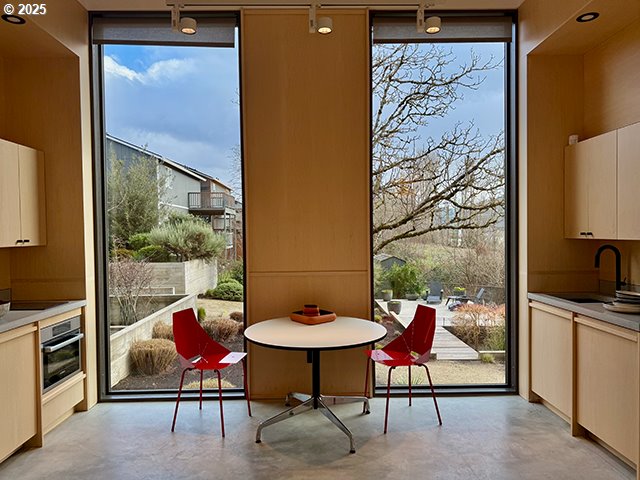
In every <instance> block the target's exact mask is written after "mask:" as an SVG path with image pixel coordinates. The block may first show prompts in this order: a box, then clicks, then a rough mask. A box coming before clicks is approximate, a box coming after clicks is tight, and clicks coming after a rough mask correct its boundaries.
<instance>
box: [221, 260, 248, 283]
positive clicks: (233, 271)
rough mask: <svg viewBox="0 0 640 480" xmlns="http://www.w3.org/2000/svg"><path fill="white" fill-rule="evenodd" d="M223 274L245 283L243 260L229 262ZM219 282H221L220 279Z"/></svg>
mask: <svg viewBox="0 0 640 480" xmlns="http://www.w3.org/2000/svg"><path fill="white" fill-rule="evenodd" d="M222 275H223V276H225V277H226V278H232V279H234V280H236V281H238V282H239V283H240V284H244V266H243V264H242V260H235V261H233V262H231V263H230V264H228V265H227V266H226V268H225V269H224V272H222ZM218 283H220V282H219V281H218Z"/></svg>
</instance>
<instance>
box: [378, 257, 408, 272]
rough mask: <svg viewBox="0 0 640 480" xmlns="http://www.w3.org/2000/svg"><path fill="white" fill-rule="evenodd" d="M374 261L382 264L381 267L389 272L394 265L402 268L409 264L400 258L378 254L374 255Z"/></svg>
mask: <svg viewBox="0 0 640 480" xmlns="http://www.w3.org/2000/svg"><path fill="white" fill-rule="evenodd" d="M373 260H374V261H376V262H380V265H382V268H384V269H385V270H389V269H390V268H391V267H393V266H394V265H399V266H402V265H404V264H405V263H407V262H406V261H405V260H403V259H401V258H399V257H396V256H394V255H388V254H386V253H378V254H377V255H374V256H373Z"/></svg>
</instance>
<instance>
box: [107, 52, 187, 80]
mask: <svg viewBox="0 0 640 480" xmlns="http://www.w3.org/2000/svg"><path fill="white" fill-rule="evenodd" d="M194 70H195V65H194V61H193V60H192V59H189V58H183V59H176V58H171V59H168V60H160V61H157V62H155V63H152V64H151V65H150V66H149V67H148V68H147V69H146V70H145V71H143V72H136V71H135V70H132V69H130V68H128V67H126V66H124V65H121V64H120V63H118V61H117V59H116V58H115V57H112V56H109V55H105V57H104V72H105V75H107V76H112V77H116V78H117V77H121V78H126V79H127V80H129V81H133V82H139V83H141V84H143V85H152V84H158V83H163V82H169V81H174V80H177V79H179V78H181V77H185V76H187V75H189V74H190V73H192V72H193V71H194Z"/></svg>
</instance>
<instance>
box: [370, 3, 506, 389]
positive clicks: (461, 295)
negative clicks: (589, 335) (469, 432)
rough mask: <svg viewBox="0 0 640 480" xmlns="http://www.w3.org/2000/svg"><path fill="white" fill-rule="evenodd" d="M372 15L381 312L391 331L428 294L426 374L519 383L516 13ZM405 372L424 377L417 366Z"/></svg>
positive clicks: (418, 379)
mask: <svg viewBox="0 0 640 480" xmlns="http://www.w3.org/2000/svg"><path fill="white" fill-rule="evenodd" d="M373 27H374V28H373V46H372V63H371V65H372V72H371V79H372V195H373V201H372V205H373V228H372V232H373V242H372V243H373V265H374V298H375V305H374V311H375V315H376V320H377V321H379V322H381V323H382V324H383V325H385V326H386V327H387V329H388V332H389V335H388V336H387V338H386V339H385V343H386V342H388V341H389V340H390V339H393V338H394V337H395V336H397V335H399V334H400V333H401V332H402V331H403V330H404V328H405V327H406V326H407V325H408V324H409V322H411V320H412V319H413V315H414V313H415V311H416V308H417V305H419V304H425V305H429V306H431V307H432V308H434V309H435V310H436V333H435V340H434V345H433V348H432V351H431V360H430V361H429V363H428V365H429V367H430V370H431V373H432V378H433V381H434V383H436V384H439V385H452V386H456V387H459V386H460V385H465V386H468V385H482V386H485V387H486V386H502V387H506V386H513V378H512V377H511V375H510V372H511V367H512V365H513V359H514V356H513V355H512V352H511V347H512V342H511V341H510V340H509V337H510V334H512V333H513V316H512V315H511V312H512V311H513V307H514V304H513V300H514V298H512V297H511V295H510V291H509V289H508V288H507V286H508V285H509V282H511V281H513V279H514V275H513V267H514V261H513V260H514V256H513V246H514V243H513V236H512V235H513V233H512V232H514V231H515V228H516V227H515V224H514V222H513V221H512V220H511V217H510V215H509V213H510V212H511V211H513V208H514V205H513V203H512V200H511V199H512V198H513V197H512V193H511V194H510V193H509V192H512V190H513V186H512V185H511V183H510V181H511V179H512V178H513V177H512V176H511V173H510V170H509V165H510V162H513V161H514V158H513V157H512V155H511V149H512V148H513V145H512V142H511V138H512V136H511V135H512V133H513V132H512V131H511V130H510V128H509V126H508V125H509V124H510V121H511V118H512V116H511V114H510V106H511V105H510V102H512V101H513V100H512V95H511V89H510V79H511V68H510V67H511V66H512V57H511V55H512V44H511V35H512V33H511V32H512V19H511V17H509V16H497V17H496V16H494V17H488V16H480V17H464V16H460V15H457V16H453V17H447V16H445V15H443V21H442V31H441V32H440V34H438V35H427V34H424V33H421V34H420V33H416V28H415V17H411V18H410V17H406V16H393V15H388V14H386V15H378V16H374V19H373ZM403 370H406V369H403ZM376 373H377V375H376V377H377V384H379V385H380V384H384V385H386V382H387V371H386V368H378V371H377V372H376ZM392 378H393V383H394V384H395V385H400V386H406V385H407V384H408V381H409V376H408V372H407V371H400V369H399V370H397V371H396V372H394V375H393V377H392ZM411 381H412V383H413V384H419V385H424V384H425V383H426V381H427V378H426V374H425V371H424V369H420V370H416V371H415V372H414V375H413V378H412V379H411Z"/></svg>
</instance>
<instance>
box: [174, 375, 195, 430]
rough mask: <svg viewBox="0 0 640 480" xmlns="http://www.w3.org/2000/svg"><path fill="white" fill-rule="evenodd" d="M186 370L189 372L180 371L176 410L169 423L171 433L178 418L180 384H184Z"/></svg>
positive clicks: (180, 393)
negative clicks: (171, 421)
mask: <svg viewBox="0 0 640 480" xmlns="http://www.w3.org/2000/svg"><path fill="white" fill-rule="evenodd" d="M187 370H191V369H190V368H185V369H184V370H182V375H181V376H180V387H178V397H177V398H176V409H175V410H174V412H173V423H171V431H172V432H173V431H174V429H175V428H176V418H177V417H178V405H180V396H181V395H182V384H183V383H184V374H185V373H187Z"/></svg>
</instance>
